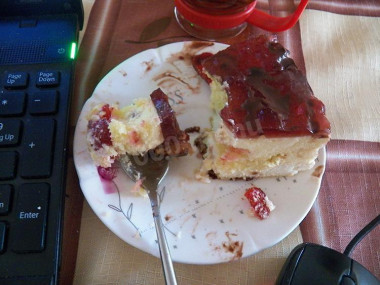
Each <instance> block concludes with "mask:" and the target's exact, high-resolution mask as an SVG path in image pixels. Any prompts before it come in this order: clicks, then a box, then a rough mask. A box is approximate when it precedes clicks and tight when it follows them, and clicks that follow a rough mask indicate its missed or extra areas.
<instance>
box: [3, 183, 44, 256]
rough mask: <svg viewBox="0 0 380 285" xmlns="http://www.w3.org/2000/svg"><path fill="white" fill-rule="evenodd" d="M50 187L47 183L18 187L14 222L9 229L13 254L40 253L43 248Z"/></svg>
mask: <svg viewBox="0 0 380 285" xmlns="http://www.w3.org/2000/svg"><path fill="white" fill-rule="evenodd" d="M49 192H50V186H49V184H47V183H34V184H23V185H21V186H20V189H19V193H18V197H17V204H16V222H15V224H14V225H13V227H12V228H11V229H10V234H11V236H10V242H11V248H12V250H13V251H14V252H17V253H24V252H40V251H42V250H44V248H45V236H46V219H47V211H48V204H49Z"/></svg>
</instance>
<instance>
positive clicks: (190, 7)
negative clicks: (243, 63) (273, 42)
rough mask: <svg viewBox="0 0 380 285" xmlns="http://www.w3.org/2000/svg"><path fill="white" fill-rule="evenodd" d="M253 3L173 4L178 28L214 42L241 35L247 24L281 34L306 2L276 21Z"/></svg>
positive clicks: (209, 0) (189, 0)
mask: <svg viewBox="0 0 380 285" xmlns="http://www.w3.org/2000/svg"><path fill="white" fill-rule="evenodd" d="M256 2H257V1H252V0H226V1H222V0H174V3H175V7H176V8H175V14H176V18H177V21H178V23H179V24H180V25H181V27H182V28H183V29H184V30H185V31H187V32H189V33H190V34H192V35H194V36H195V37H200V38H205V39H217V38H222V37H224V36H234V35H236V34H238V33H240V32H241V31H242V30H244V28H245V27H246V25H247V24H251V25H254V26H257V27H259V28H262V29H264V30H267V31H270V32H282V31H285V30H287V29H290V28H291V27H293V26H294V25H295V23H296V22H297V21H298V19H299V17H300V16H301V14H302V12H303V11H304V10H305V8H306V5H307V3H308V2H309V1H308V0H301V1H300V3H299V5H298V6H297V9H296V10H295V11H294V13H293V14H291V15H290V16H287V17H276V16H272V15H269V14H267V13H265V12H263V11H260V10H258V9H255V6H256Z"/></svg>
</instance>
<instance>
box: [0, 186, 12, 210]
mask: <svg viewBox="0 0 380 285" xmlns="http://www.w3.org/2000/svg"><path fill="white" fill-rule="evenodd" d="M11 195H12V186H11V185H8V184H4V185H0V215H5V214H8V212H9V209H10V203H11Z"/></svg>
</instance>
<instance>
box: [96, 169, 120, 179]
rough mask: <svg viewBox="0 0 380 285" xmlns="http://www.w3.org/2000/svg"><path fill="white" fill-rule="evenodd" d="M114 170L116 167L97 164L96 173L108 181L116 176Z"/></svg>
mask: <svg viewBox="0 0 380 285" xmlns="http://www.w3.org/2000/svg"><path fill="white" fill-rule="evenodd" d="M116 172H117V169H116V167H113V166H111V167H107V168H105V167H102V166H98V173H99V175H100V177H101V178H103V179H104V180H108V181H111V180H113V179H114V178H115V177H116Z"/></svg>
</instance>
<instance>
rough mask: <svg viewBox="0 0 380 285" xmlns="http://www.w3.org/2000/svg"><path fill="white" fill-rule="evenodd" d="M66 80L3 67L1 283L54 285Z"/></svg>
mask: <svg viewBox="0 0 380 285" xmlns="http://www.w3.org/2000/svg"><path fill="white" fill-rule="evenodd" d="M42 68H43V69H42ZM71 73H72V64H71V63H70V62H62V63H55V64H44V65H24V66H23V65H16V66H10V67H8V68H5V67H0V284H34V283H36V284H41V285H43V284H53V283H54V282H56V281H54V280H55V279H56V278H57V276H54V275H55V274H56V273H57V271H58V269H59V268H58V266H59V260H58V259H59V251H60V243H61V227H62V223H61V221H62V215H63V206H64V203H63V202H64V192H65V191H64V178H65V169H66V159H65V157H66V139H67V127H68V111H69V98H70V96H69V94H70V83H71V80H72V79H71V77H72V75H71ZM2 277H3V278H6V279H2ZM13 279H14V281H12V280H13ZM6 280H7V281H6ZM16 280H17V281H16ZM4 282H5V283H4ZM7 282H8V283H7Z"/></svg>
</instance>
